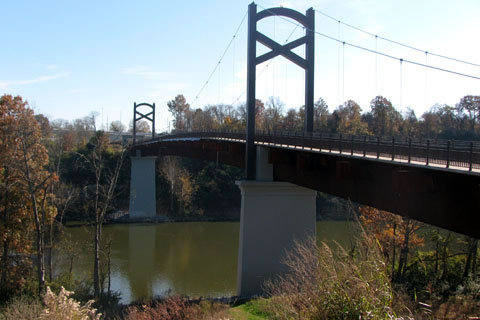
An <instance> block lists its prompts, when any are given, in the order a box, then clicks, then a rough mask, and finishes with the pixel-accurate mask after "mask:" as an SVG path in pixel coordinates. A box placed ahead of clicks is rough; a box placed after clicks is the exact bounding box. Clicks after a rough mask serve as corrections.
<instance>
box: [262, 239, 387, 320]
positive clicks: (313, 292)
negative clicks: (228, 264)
mask: <svg viewBox="0 0 480 320" xmlns="http://www.w3.org/2000/svg"><path fill="white" fill-rule="evenodd" d="M361 248H362V249H361V250H359V251H356V252H355V253H352V252H347V251H346V250H345V249H344V248H342V247H341V246H340V245H339V244H336V246H335V247H334V249H332V248H330V247H329V246H328V245H327V244H326V243H321V244H317V242H316V240H315V239H314V238H310V239H308V240H307V241H306V242H295V245H294V248H293V249H292V250H290V251H288V252H287V253H286V257H285V260H284V263H285V264H286V265H287V266H288V268H289V270H290V272H289V273H286V274H281V275H278V276H277V277H276V278H274V279H272V280H271V281H267V282H266V284H265V289H266V291H267V293H268V294H269V295H270V298H269V299H268V302H267V303H263V304H262V305H263V307H262V308H264V309H266V310H264V311H266V312H268V313H269V314H270V315H271V317H272V318H275V319H356V320H358V319H392V318H394V315H393V311H392V309H391V306H392V300H393V291H392V287H391V285H390V281H389V277H388V273H387V270H386V264H385V262H384V258H383V255H382V254H381V252H380V250H379V247H378V244H377V242H376V241H375V240H374V239H369V238H367V237H365V238H364V239H363V240H362V246H361Z"/></svg>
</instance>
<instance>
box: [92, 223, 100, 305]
mask: <svg viewBox="0 0 480 320" xmlns="http://www.w3.org/2000/svg"><path fill="white" fill-rule="evenodd" d="M96 220H97V221H96V222H95V239H94V246H95V252H94V266H93V291H94V297H95V299H98V298H99V297H100V237H101V234H100V223H99V221H98V215H97V218H96Z"/></svg>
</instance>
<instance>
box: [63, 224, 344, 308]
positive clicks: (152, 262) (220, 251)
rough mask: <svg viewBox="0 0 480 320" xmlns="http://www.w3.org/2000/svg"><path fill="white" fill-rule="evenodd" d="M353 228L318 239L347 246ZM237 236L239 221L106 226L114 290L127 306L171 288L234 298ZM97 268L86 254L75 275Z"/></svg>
mask: <svg viewBox="0 0 480 320" xmlns="http://www.w3.org/2000/svg"><path fill="white" fill-rule="evenodd" d="M350 225H351V224H349V223H345V222H331V221H328V222H318V223H317V237H318V238H319V240H322V241H323V240H327V241H330V240H332V239H335V240H336V241H338V242H339V243H340V244H342V245H345V246H348V245H349V244H350V240H349V239H350V237H349V235H348V234H349V233H350V232H351V231H352V230H351V227H350ZM67 232H68V233H70V234H71V236H72V237H73V238H74V239H81V238H85V237H88V238H87V239H91V234H92V229H90V228H68V229H67ZM238 233H239V223H237V222H210V223H208V222H189V223H163V224H155V225H147V224H132V225H126V224H122V225H108V226H105V227H104V233H103V234H104V236H103V237H104V239H109V238H110V239H112V255H111V259H112V290H115V291H119V292H120V293H121V295H122V302H124V303H128V302H130V301H133V300H137V299H140V298H144V297H152V296H155V295H162V294H164V293H165V292H167V291H168V290H171V291H172V292H173V293H179V294H186V295H189V296H227V295H233V294H234V293H235V291H236V271H237V252H238ZM92 265H93V263H92V253H91V252H89V251H85V252H83V253H82V255H81V256H80V257H79V258H78V259H77V261H76V263H75V268H74V272H75V274H81V273H83V274H87V273H88V272H90V270H91V269H92V268H91V267H92ZM86 272H87V273H86Z"/></svg>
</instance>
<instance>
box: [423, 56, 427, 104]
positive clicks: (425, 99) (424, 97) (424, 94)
mask: <svg viewBox="0 0 480 320" xmlns="http://www.w3.org/2000/svg"><path fill="white" fill-rule="evenodd" d="M425 65H426V66H428V51H425ZM427 85H428V67H425V91H424V92H423V105H424V107H425V111H427V110H428V106H427V95H428V94H427V91H428V87H427Z"/></svg>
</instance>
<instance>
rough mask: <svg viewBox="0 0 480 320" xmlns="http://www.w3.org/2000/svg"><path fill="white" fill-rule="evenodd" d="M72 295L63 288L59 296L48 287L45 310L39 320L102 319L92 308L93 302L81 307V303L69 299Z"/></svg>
mask: <svg viewBox="0 0 480 320" xmlns="http://www.w3.org/2000/svg"><path fill="white" fill-rule="evenodd" d="M71 294H72V292H70V291H67V290H65V288H63V287H62V288H61V289H60V292H59V293H58V295H57V294H55V293H53V292H52V290H50V287H47V293H46V294H45V297H44V304H45V308H44V309H43V310H42V312H41V314H40V316H39V319H49V320H57V319H58V320H61V319H68V320H87V319H95V320H98V319H100V316H101V314H99V313H97V312H96V310H95V309H93V308H92V307H91V305H92V303H93V300H90V301H88V302H87V303H86V304H85V305H83V306H81V305H80V303H79V302H77V301H75V300H74V299H72V298H69V296H70V295H71Z"/></svg>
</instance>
